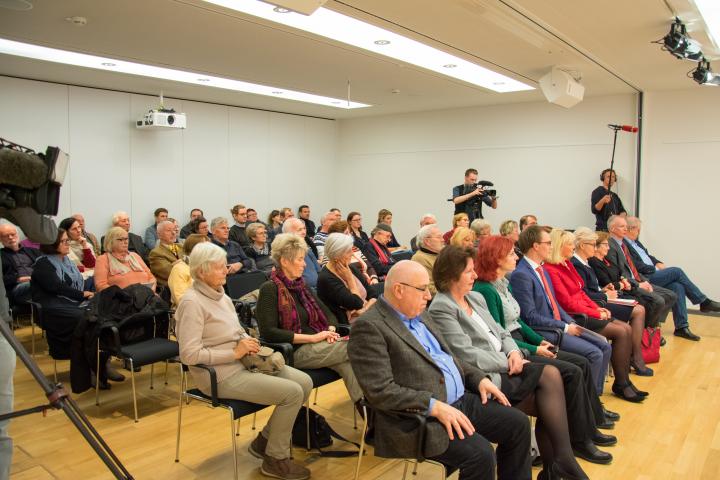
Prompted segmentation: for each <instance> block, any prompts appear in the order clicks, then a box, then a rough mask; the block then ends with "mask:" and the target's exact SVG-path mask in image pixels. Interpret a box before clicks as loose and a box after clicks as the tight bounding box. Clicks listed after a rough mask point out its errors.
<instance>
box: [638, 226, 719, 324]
mask: <svg viewBox="0 0 720 480" xmlns="http://www.w3.org/2000/svg"><path fill="white" fill-rule="evenodd" d="M641 226H642V222H641V221H640V219H639V218H637V217H627V235H626V236H625V239H624V241H625V243H627V245H628V251H629V252H630V258H631V259H632V261H633V263H634V264H635V268H637V270H638V272H640V274H641V275H645V276H646V277H647V278H648V280H650V284H651V285H657V286H660V287H664V288H668V289H670V290H672V291H673V292H675V294H676V295H677V296H678V301H677V302H675V305H674V306H673V320H674V321H675V330H682V329H684V328H688V323H687V319H688V318H687V305H686V303H685V297H687V298H688V299H689V300H690V301H691V302H692V304H693V305H698V304H700V311H701V312H720V303H718V302H715V301H713V300H711V299H709V298H708V296H707V295H705V294H704V293H703V292H702V291H700V289H699V288H698V287H697V286H696V285H695V284H694V283H693V282H692V281H691V280H690V279H689V278H688V276H687V275H686V274H685V272H684V271H683V270H682V268H680V267H667V266H665V264H664V263H662V262H661V261H660V260H658V259H657V258H655V257H653V256H652V255H650V253H649V252H648V250H647V248H645V246H644V245H643V244H642V243H640V240H638V237H639V236H640V228H641Z"/></svg>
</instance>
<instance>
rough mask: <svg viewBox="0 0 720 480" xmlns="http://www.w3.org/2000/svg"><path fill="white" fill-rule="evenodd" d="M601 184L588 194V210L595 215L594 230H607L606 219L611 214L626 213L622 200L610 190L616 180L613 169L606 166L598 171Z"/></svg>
mask: <svg viewBox="0 0 720 480" xmlns="http://www.w3.org/2000/svg"><path fill="white" fill-rule="evenodd" d="M600 180H601V181H602V185H600V186H599V187H597V188H596V189H595V190H593V191H592V193H591V194H590V211H591V212H592V213H593V215H595V230H597V231H601V232H607V231H608V224H607V221H608V219H610V217H612V216H613V215H627V212H626V211H625V207H624V206H623V203H622V200H620V197H618V195H617V193H615V192H613V191H612V190H611V188H612V186H613V185H615V183H616V182H617V177H616V175H615V170H611V169H609V168H606V169H605V170H603V171H602V172H600Z"/></svg>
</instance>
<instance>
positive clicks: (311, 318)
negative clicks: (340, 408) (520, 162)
mask: <svg viewBox="0 0 720 480" xmlns="http://www.w3.org/2000/svg"><path fill="white" fill-rule="evenodd" d="M291 220H294V221H297V222H299V223H300V225H301V226H302V228H305V225H304V224H303V223H302V222H301V221H300V220H298V219H291ZM283 228H284V227H283ZM307 251H308V248H307V245H306V244H305V242H304V241H303V240H302V238H301V237H300V235H296V234H287V233H283V234H281V235H278V236H277V237H275V240H273V243H272V258H273V260H274V261H275V267H276V268H275V270H273V272H272V273H271V274H270V280H269V281H267V282H265V283H264V284H263V285H262V286H261V287H260V295H259V297H258V302H257V310H256V316H257V321H258V326H259V327H260V333H261V334H262V338H263V339H265V340H267V341H268V342H279V343H291V344H293V346H294V348H295V352H294V354H293V358H294V361H295V366H296V367H298V368H322V367H327V368H331V369H332V370H335V371H336V372H337V373H338V374H339V375H340V376H341V377H342V379H343V382H345V387H346V388H347V390H348V393H350V399H351V400H352V401H353V402H357V401H358V400H360V398H361V397H362V390H360V386H359V385H358V383H357V380H356V379H355V374H354V373H353V369H352V368H351V367H350V361H349V359H348V355H347V342H345V341H343V340H342V339H340V335H339V334H338V333H337V331H336V329H337V325H338V324H337V320H336V318H335V316H334V315H333V314H332V312H331V311H330V309H329V308H328V307H327V306H326V305H325V304H324V303H323V302H322V301H320V299H319V298H318V297H317V296H316V295H315V293H314V292H313V291H312V290H311V289H310V288H308V286H307V285H306V284H305V281H304V280H303V277H302V274H303V268H304V267H305V256H306V253H307Z"/></svg>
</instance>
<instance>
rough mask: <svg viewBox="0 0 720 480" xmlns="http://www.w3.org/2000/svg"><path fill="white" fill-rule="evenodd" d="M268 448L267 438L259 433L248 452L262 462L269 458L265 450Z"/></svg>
mask: <svg viewBox="0 0 720 480" xmlns="http://www.w3.org/2000/svg"><path fill="white" fill-rule="evenodd" d="M266 448H267V438H265V437H263V436H262V433H258V436H257V438H256V439H255V440H253V441H252V443H251V444H250V446H249V447H248V452H250V455H252V456H253V457H255V458H259V459H260V460H265V459H266V458H267V455H266V454H265V449H266Z"/></svg>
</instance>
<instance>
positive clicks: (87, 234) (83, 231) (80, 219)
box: [72, 213, 102, 257]
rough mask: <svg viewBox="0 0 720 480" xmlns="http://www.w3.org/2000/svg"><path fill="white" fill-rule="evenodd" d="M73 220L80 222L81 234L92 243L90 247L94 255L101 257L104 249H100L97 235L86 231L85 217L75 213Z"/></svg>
mask: <svg viewBox="0 0 720 480" xmlns="http://www.w3.org/2000/svg"><path fill="white" fill-rule="evenodd" d="M72 218H74V219H75V220H77V221H78V223H79V224H80V234H81V235H82V236H83V237H84V238H85V239H86V240H87V241H88V242H90V245H91V246H92V249H93V253H94V254H95V257H97V256H98V255H100V253H101V251H102V249H101V248H100V242H98V239H97V237H96V236H95V235H93V234H92V233H90V232H88V231H87V230H86V229H85V217H84V216H83V215H82V214H81V213H73V214H72Z"/></svg>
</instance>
